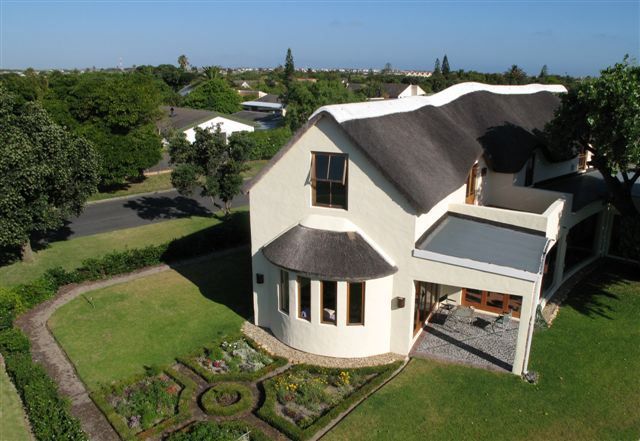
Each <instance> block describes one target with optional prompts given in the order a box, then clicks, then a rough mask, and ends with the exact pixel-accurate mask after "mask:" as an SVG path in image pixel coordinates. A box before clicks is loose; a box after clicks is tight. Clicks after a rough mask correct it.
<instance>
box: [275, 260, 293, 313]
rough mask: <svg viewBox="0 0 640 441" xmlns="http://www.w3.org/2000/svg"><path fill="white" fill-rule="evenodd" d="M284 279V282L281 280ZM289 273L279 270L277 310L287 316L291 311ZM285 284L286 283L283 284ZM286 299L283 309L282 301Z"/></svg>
mask: <svg viewBox="0 0 640 441" xmlns="http://www.w3.org/2000/svg"><path fill="white" fill-rule="evenodd" d="M283 276H284V277H286V280H285V279H284V278H283ZM289 281H290V279H289V271H285V270H283V269H281V270H280V283H279V284H278V310H279V311H280V312H282V313H283V314H286V315H289V311H290V310H291V301H290V299H289ZM285 282H286V283H285ZM284 299H287V307H286V309H285V308H283V303H284V302H283V300H284Z"/></svg>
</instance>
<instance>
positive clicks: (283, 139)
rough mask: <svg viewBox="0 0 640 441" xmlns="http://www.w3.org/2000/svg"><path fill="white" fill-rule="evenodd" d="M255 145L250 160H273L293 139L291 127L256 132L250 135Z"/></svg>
mask: <svg viewBox="0 0 640 441" xmlns="http://www.w3.org/2000/svg"><path fill="white" fill-rule="evenodd" d="M248 136H249V137H250V138H251V139H252V141H253V142H254V144H255V147H254V148H253V149H252V150H251V153H250V157H249V159H252V160H256V159H271V158H272V157H273V155H275V154H276V153H278V151H279V150H280V149H281V148H282V147H283V146H284V145H285V144H286V143H287V142H289V139H291V130H290V129H289V127H279V128H277V129H271V130H256V131H254V132H252V133H249V135H248Z"/></svg>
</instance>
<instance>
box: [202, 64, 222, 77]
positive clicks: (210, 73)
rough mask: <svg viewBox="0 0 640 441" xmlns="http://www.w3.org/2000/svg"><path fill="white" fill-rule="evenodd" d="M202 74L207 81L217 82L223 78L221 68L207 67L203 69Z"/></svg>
mask: <svg viewBox="0 0 640 441" xmlns="http://www.w3.org/2000/svg"><path fill="white" fill-rule="evenodd" d="M202 74H203V76H204V77H205V78H206V79H207V80H217V79H219V78H222V73H221V70H220V66H207V67H205V68H204V69H203V72H202Z"/></svg>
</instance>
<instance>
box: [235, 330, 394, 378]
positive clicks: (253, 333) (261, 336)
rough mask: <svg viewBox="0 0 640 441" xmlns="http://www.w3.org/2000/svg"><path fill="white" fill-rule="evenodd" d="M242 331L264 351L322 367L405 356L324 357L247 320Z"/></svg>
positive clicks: (353, 365)
mask: <svg viewBox="0 0 640 441" xmlns="http://www.w3.org/2000/svg"><path fill="white" fill-rule="evenodd" d="M242 332H244V333H245V334H246V335H247V336H248V337H249V338H251V339H252V340H254V341H255V342H256V343H258V345H260V346H261V347H262V348H263V349H264V350H265V351H267V352H270V353H272V354H274V355H278V356H280V357H284V358H286V359H288V360H289V361H290V362H291V363H305V364H312V365H315V366H324V367H342V368H359V367H365V366H377V365H381V364H389V363H393V362H394V361H398V360H404V359H405V358H406V357H404V356H402V355H399V354H393V353H391V352H389V353H386V354H382V355H376V356H373V357H363V358H336V357H324V356H322V355H314V354H309V353H307V352H302V351H298V350H297V349H293V348H292V347H290V346H287V345H285V344H284V343H282V342H281V341H280V340H278V339H277V338H276V337H275V336H274V335H273V334H271V333H270V332H269V331H267V330H265V329H262V328H260V327H258V326H256V325H254V324H252V323H249V322H244V324H243V325H242Z"/></svg>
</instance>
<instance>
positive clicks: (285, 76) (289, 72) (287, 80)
mask: <svg viewBox="0 0 640 441" xmlns="http://www.w3.org/2000/svg"><path fill="white" fill-rule="evenodd" d="M295 73H296V68H295V66H294V64H293V55H292V54H291V48H289V49H287V56H286V58H285V60H284V71H283V72H282V83H283V84H284V87H285V89H289V87H290V86H291V83H292V81H293V78H294V75H295Z"/></svg>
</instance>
